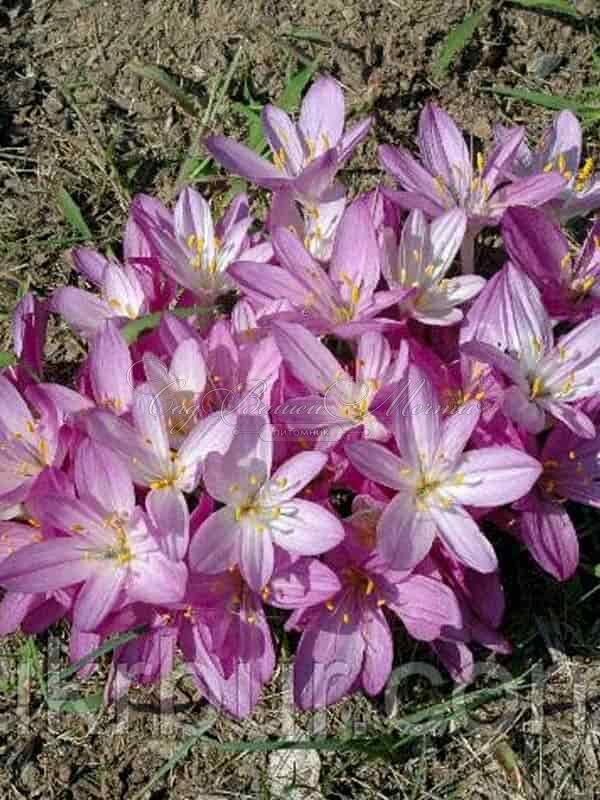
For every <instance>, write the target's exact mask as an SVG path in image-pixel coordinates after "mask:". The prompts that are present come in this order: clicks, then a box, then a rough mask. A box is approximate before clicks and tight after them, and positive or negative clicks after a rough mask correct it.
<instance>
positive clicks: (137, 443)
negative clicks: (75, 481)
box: [86, 384, 235, 559]
mask: <svg viewBox="0 0 600 800" xmlns="http://www.w3.org/2000/svg"><path fill="white" fill-rule="evenodd" d="M132 416H133V422H134V425H131V424H130V423H129V422H126V421H125V420H124V419H122V418H120V417H117V416H115V415H114V414H111V413H110V412H108V411H103V410H95V411H93V412H91V413H90V414H89V415H88V417H87V418H86V429H87V432H88V434H89V435H90V436H91V437H92V439H94V440H95V441H97V442H99V443H101V444H104V445H107V446H109V447H110V448H111V449H112V450H113V451H114V452H115V453H118V454H119V455H120V456H121V457H122V458H124V459H125V460H126V462H127V464H128V465H129V470H130V473H131V477H132V478H133V482H134V483H136V484H137V485H138V486H146V487H148V488H149V489H150V492H149V494H148V496H147V498H146V507H147V509H148V513H149V515H150V517H151V519H152V521H153V522H154V523H155V525H156V526H157V527H159V528H162V529H164V530H165V531H166V536H167V537H168V542H169V544H168V545H167V548H166V549H167V551H168V552H169V554H170V555H171V556H172V557H173V558H174V559H181V558H183V557H184V556H185V553H186V551H187V547H188V543H189V512H188V507H187V504H186V501H185V497H184V495H183V493H184V492H192V491H193V490H194V489H195V488H196V486H197V485H198V483H199V482H200V478H201V477H202V467H203V464H204V460H205V459H206V457H207V455H208V454H209V453H211V452H224V451H225V450H226V449H227V448H228V446H229V444H230V442H231V440H232V438H233V435H234V432H235V414H232V413H229V412H227V413H226V412H223V413H221V412H214V413H213V414H209V415H208V416H207V417H205V418H204V419H201V420H200V421H199V422H198V423H196V425H194V427H193V428H192V429H191V430H190V431H189V432H188V433H187V435H186V436H185V438H184V439H183V440H182V441H181V443H180V445H179V448H178V449H177V450H176V451H175V450H172V449H171V441H170V438H169V429H168V423H167V418H166V415H165V411H164V409H163V407H162V405H161V404H160V402H158V403H157V402H156V398H155V396H154V395H153V394H152V390H151V387H150V386H149V385H148V384H146V385H144V384H142V385H141V386H138V388H137V389H136V390H135V392H134V395H133V405H132Z"/></svg>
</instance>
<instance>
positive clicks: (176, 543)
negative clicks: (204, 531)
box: [146, 487, 190, 561]
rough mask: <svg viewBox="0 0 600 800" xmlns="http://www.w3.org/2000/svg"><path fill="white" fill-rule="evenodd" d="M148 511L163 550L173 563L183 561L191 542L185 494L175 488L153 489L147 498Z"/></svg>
mask: <svg viewBox="0 0 600 800" xmlns="http://www.w3.org/2000/svg"><path fill="white" fill-rule="evenodd" d="M146 510H147V511H148V515H149V517H150V520H151V521H152V524H153V525H154V527H155V529H156V534H157V540H158V542H159V544H160V547H161V550H162V551H163V552H164V553H165V554H166V555H167V556H168V558H170V559H171V560H172V561H182V560H183V559H184V558H185V555H186V553H187V549H188V544H189V541H190V514H189V511H188V506H187V503H186V501H185V497H184V496H183V493H182V492H180V491H179V490H177V489H174V488H173V487H170V488H167V489H152V490H151V491H150V492H148V495H147V497H146Z"/></svg>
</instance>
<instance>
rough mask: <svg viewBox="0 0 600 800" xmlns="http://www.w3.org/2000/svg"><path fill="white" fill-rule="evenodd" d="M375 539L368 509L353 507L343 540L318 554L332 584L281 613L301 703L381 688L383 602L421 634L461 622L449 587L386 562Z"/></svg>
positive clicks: (386, 636)
mask: <svg viewBox="0 0 600 800" xmlns="http://www.w3.org/2000/svg"><path fill="white" fill-rule="evenodd" d="M358 499H359V498H357V500H358ZM375 538H376V532H375V526H374V522H373V519H372V512H371V511H370V510H369V509H359V510H357V511H356V513H355V514H353V515H352V516H351V517H349V518H348V522H347V534H346V540H345V541H344V543H343V544H342V545H340V546H339V547H337V548H336V549H335V550H334V551H333V552H332V553H329V554H328V555H327V556H326V557H325V560H326V563H327V565H328V566H329V567H330V568H331V569H332V570H333V572H334V573H335V574H336V575H337V576H338V579H339V582H340V588H339V590H338V591H337V592H336V593H335V594H332V595H331V596H330V597H329V598H328V599H327V600H326V601H325V602H322V603H319V604H318V605H314V606H313V607H308V608H301V609H299V610H298V611H295V612H294V613H293V614H292V616H291V617H290V619H289V620H288V623H287V627H288V628H289V629H292V630H293V629H297V630H301V631H302V637H301V639H300V644H299V645H298V651H297V653H296V659H295V662H294V695H295V699H296V703H297V704H298V705H299V706H300V708H303V709H308V708H322V707H323V706H325V705H329V704H330V703H335V702H336V701H337V700H339V699H340V698H341V697H342V696H343V695H345V694H348V693H349V692H351V691H353V690H356V689H357V688H359V687H360V688H362V689H364V691H365V692H366V693H367V694H369V695H376V694H379V693H380V692H381V691H382V690H383V688H384V686H385V683H386V681H387V679H388V678H389V676H390V673H391V671H392V661H393V651H394V646H393V642H392V635H391V631H390V626H389V623H388V621H387V619H386V615H385V609H386V608H387V609H389V611H390V612H392V613H393V614H395V615H396V616H397V617H399V618H400V620H401V621H402V622H403V623H404V625H405V627H406V629H407V630H408V631H409V633H410V634H411V636H412V637H414V638H415V639H417V640H420V641H426V642H431V641H433V640H435V639H437V638H438V637H439V636H440V635H442V634H443V632H445V631H450V630H451V629H452V628H455V629H460V627H461V625H462V616H461V613H460V609H459V606H458V603H457V600H456V597H455V595H454V594H453V592H452V591H451V590H450V589H449V588H448V587H447V586H445V585H444V584H443V583H442V582H441V581H438V580H433V579H431V578H429V577H425V576H424V575H416V574H410V573H406V572H398V571H395V570H393V569H391V568H389V567H387V566H386V565H385V564H384V563H382V561H381V559H380V558H378V556H377V553H376V552H374V551H373V549H372V548H373V543H374V541H375Z"/></svg>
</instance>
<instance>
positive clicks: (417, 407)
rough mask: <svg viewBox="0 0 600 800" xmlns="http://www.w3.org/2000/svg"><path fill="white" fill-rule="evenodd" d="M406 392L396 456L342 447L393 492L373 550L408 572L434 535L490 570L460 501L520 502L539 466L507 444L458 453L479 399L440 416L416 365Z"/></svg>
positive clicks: (490, 556) (492, 561)
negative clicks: (506, 445)
mask: <svg viewBox="0 0 600 800" xmlns="http://www.w3.org/2000/svg"><path fill="white" fill-rule="evenodd" d="M405 397H406V401H405V404H404V405H403V406H401V405H397V406H396V408H395V413H394V417H393V421H392V422H393V431H394V438H395V440H396V444H397V446H398V450H399V452H400V455H399V456H398V455H396V454H395V453H393V452H392V451H391V450H389V449H388V448H386V447H384V446H382V445H380V444H376V443H375V442H367V441H361V442H353V443H351V444H348V445H346V454H347V455H348V458H349V459H350V461H351V462H352V464H353V465H354V466H355V467H356V469H357V470H358V471H359V472H360V473H362V474H363V475H365V476H366V477H367V478H369V479H370V480H372V481H375V482H376V483H380V484H381V485H383V486H387V487H388V488H390V489H393V490H394V491H395V492H396V495H395V497H394V498H393V500H392V501H391V502H390V503H389V505H388V506H387V507H386V509H385V511H384V512H383V514H382V515H381V519H380V521H379V525H378V541H377V549H378V551H379V552H380V553H381V555H382V557H383V558H384V559H385V560H386V562H387V563H389V564H390V566H391V567H393V568H394V569H412V568H413V567H414V566H416V565H417V564H418V563H419V561H421V560H422V559H423V558H425V556H426V555H427V554H428V553H429V551H430V549H431V546H432V544H433V542H434V540H435V539H436V537H438V536H439V537H440V538H441V540H442V541H443V543H444V544H445V546H446V547H447V548H448V550H449V551H450V552H451V553H452V554H453V555H454V557H455V558H456V559H457V560H458V561H460V562H461V563H462V564H464V565H465V566H467V567H471V568H472V569H475V570H478V571H479V572H492V571H493V570H495V569H496V566H497V561H496V554H495V552H494V549H493V547H492V546H491V544H490V543H489V542H488V540H487V539H486V538H485V536H484V535H483V534H482V533H481V531H480V530H479V526H478V525H477V523H476V522H475V520H474V519H473V518H472V517H471V515H470V514H469V513H468V512H467V511H466V510H465V508H464V506H474V507H483V508H493V507H494V506H500V505H504V504H505V503H510V502H512V501H514V500H517V499H518V498H519V497H522V496H523V495H524V494H526V493H527V492H528V491H529V490H530V489H531V487H532V486H533V484H534V483H535V481H536V480H537V478H538V477H539V475H540V473H541V466H540V465H539V463H538V462H537V461H536V460H535V459H533V458H532V457H531V456H529V455H527V453H525V452H523V451H521V450H516V449H514V448H512V447H502V446H500V447H483V448H480V449H477V450H468V451H467V452H463V450H464V448H465V446H466V444H467V442H468V441H469V438H470V436H471V434H472V432H473V430H474V428H475V426H476V425H477V422H478V421H479V414H480V408H479V404H478V403H477V401H473V400H472V401H469V402H468V403H466V404H465V405H464V406H463V407H462V408H461V409H460V410H459V412H457V413H454V414H452V415H451V416H449V417H447V418H446V419H445V420H442V409H441V406H440V403H439V400H438V398H437V395H436V393H435V391H434V389H433V386H432V385H431V383H430V382H429V380H428V379H427V377H426V376H425V374H424V373H423V372H422V371H421V370H420V369H419V368H418V367H416V366H414V365H411V366H410V367H409V370H408V377H407V379H406V391H405Z"/></svg>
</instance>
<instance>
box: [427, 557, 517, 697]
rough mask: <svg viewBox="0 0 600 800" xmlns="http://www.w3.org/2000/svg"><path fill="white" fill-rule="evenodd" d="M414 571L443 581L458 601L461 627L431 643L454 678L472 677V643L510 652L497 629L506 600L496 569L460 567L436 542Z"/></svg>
mask: <svg viewBox="0 0 600 800" xmlns="http://www.w3.org/2000/svg"><path fill="white" fill-rule="evenodd" d="M417 572H418V573H419V574H422V575H426V576H427V577H430V578H433V579H435V580H439V581H442V582H443V583H445V584H446V585H447V586H448V587H449V588H450V589H451V590H452V591H453V592H454V594H455V595H456V598H457V600H458V603H459V607H460V611H461V618H462V619H461V625H460V628H445V629H444V630H443V631H442V634H441V636H440V637H439V638H438V639H436V640H435V641H433V642H431V647H432V649H433V650H434V652H435V653H436V655H437V656H438V657H439V658H440V660H441V661H442V663H443V664H444V666H445V667H446V669H447V670H448V672H449V673H450V675H451V676H452V678H453V680H455V681H456V682H457V683H468V682H469V681H471V680H472V679H473V677H475V661H474V658H473V653H472V652H471V648H470V647H469V644H470V643H471V642H477V643H478V644H480V645H483V646H484V647H486V648H488V649H489V650H492V651H493V652H496V653H502V654H507V653H510V652H511V646H510V643H509V642H508V641H507V640H506V639H505V638H504V637H503V636H502V635H501V634H500V633H499V632H498V629H499V627H500V625H501V623H502V618H503V616H504V606H505V603H504V591H503V589H502V584H501V583H500V578H499V576H498V573H497V572H488V573H485V574H483V573H481V572H476V571H475V570H472V569H469V568H468V567H465V566H463V565H462V564H460V563H459V562H458V561H456V560H455V559H454V558H453V557H452V556H451V555H450V553H449V552H448V551H447V550H446V549H445V547H444V546H443V545H442V544H441V543H439V542H437V543H436V544H435V546H434V547H433V548H432V550H431V553H430V555H429V556H428V557H427V558H426V559H424V561H422V562H421V563H420V564H419V566H418V567H417Z"/></svg>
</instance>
